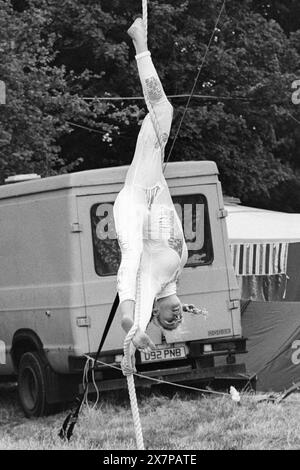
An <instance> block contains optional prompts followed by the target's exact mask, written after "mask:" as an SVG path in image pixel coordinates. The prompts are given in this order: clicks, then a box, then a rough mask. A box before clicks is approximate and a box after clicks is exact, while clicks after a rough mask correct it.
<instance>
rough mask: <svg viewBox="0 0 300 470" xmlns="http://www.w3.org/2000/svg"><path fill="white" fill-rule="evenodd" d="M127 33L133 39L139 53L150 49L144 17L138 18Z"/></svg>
mask: <svg viewBox="0 0 300 470" xmlns="http://www.w3.org/2000/svg"><path fill="white" fill-rule="evenodd" d="M127 33H128V35H129V36H130V37H131V39H132V41H133V44H134V47H135V50H136V53H137V54H140V53H141V52H145V51H147V50H148V45H147V38H146V31H145V25H144V21H143V19H142V18H136V19H135V20H134V22H133V23H132V25H131V26H130V28H129V29H128V31H127Z"/></svg>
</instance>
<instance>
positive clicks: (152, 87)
mask: <svg viewBox="0 0 300 470" xmlns="http://www.w3.org/2000/svg"><path fill="white" fill-rule="evenodd" d="M146 89H147V94H148V97H149V99H150V101H153V102H155V101H159V100H161V98H162V96H163V90H162V87H161V84H160V82H159V80H158V79H157V78H155V77H150V78H146Z"/></svg>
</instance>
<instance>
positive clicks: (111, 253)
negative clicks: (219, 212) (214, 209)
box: [90, 194, 213, 276]
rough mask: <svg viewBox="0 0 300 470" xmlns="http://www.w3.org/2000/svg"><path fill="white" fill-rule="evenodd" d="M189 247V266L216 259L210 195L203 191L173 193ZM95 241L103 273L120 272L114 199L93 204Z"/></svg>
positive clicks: (97, 262) (96, 260)
mask: <svg viewBox="0 0 300 470" xmlns="http://www.w3.org/2000/svg"><path fill="white" fill-rule="evenodd" d="M172 199H173V202H174V206H175V209H176V211H177V214H178V216H179V219H180V220H181V223H182V227H183V232H184V237H185V241H186V244H187V248H188V261H187V263H186V265H185V267H196V266H203V265H207V264H211V263H212V262H213V246H212V238H211V229H210V221H209V213H208V204H207V199H206V197H205V196H204V195H202V194H190V195H183V196H173V198H172ZM90 214H91V225H92V241H93V252H94V264H95V271H96V273H97V274H98V275H99V276H109V275H115V274H117V271H118V268H119V264H120V261H121V253H120V249H119V245H118V240H117V237H116V231H115V225H114V218H113V203H98V204H94V205H93V206H92V207H91V212H90Z"/></svg>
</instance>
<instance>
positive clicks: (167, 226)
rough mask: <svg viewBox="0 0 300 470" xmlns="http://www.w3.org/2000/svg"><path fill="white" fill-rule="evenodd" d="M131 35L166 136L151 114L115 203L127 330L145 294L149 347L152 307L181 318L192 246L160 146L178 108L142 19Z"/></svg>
mask: <svg viewBox="0 0 300 470" xmlns="http://www.w3.org/2000/svg"><path fill="white" fill-rule="evenodd" d="M128 34H129V35H130V36H131V38H132V40H133V43H134V46H135V50H136V61H137V66H138V72H139V76H140V80H141V84H142V88H143V93H144V97H145V100H146V102H150V104H151V106H152V109H153V111H154V114H155V116H156V119H157V122H158V126H159V129H160V131H161V136H162V139H161V142H159V141H158V138H157V133H156V131H155V128H154V125H153V122H152V119H151V116H150V114H149V113H148V114H147V115H146V117H145V119H144V121H143V124H142V127H141V130H140V132H139V135H138V139H137V143H136V149H135V154H134V158H133V161H132V163H131V165H130V167H129V169H128V172H127V175H126V179H125V185H124V187H123V188H122V190H121V191H120V193H119V194H118V196H117V199H116V202H115V205H114V219H115V226H116V232H117V236H118V242H119V245H120V249H121V254H122V259H121V264H120V267H119V271H118V277H117V289H118V293H119V298H120V307H119V308H120V310H121V315H122V327H123V328H124V330H125V331H126V333H128V331H129V330H130V329H131V327H132V325H133V323H134V315H135V307H136V300H137V298H136V296H137V295H139V296H140V299H139V305H140V309H141V311H140V323H139V328H138V330H137V332H136V334H135V336H134V337H133V344H134V346H135V347H136V348H137V349H139V350H140V351H143V352H150V351H151V349H154V348H155V345H154V343H153V342H152V341H151V339H150V338H149V336H148V335H147V334H146V333H145V330H146V328H147V325H148V323H149V322H150V320H151V318H152V315H153V311H154V312H155V313H154V316H155V321H156V323H157V324H158V325H159V326H160V327H161V328H163V329H166V330H173V329H175V328H177V326H178V325H179V324H180V322H181V321H182V304H181V302H180V300H179V298H178V297H177V295H176V283H177V280H178V277H179V275H180V273H181V271H182V269H183V267H184V265H185V263H186V261H187V247H186V243H185V240H184V235H183V230H182V225H181V222H180V219H179V217H178V215H177V212H176V210H175V207H174V205H173V202H172V199H171V195H170V192H169V188H168V186H167V183H166V180H165V177H164V175H163V168H162V165H163V158H162V155H163V152H162V149H161V146H162V145H163V147H164V146H165V145H166V142H167V140H168V137H169V133H170V128H171V123H172V116H173V107H172V105H171V104H170V102H169V101H168V99H167V97H166V95H165V93H164V90H163V87H162V84H161V82H160V80H159V77H158V75H157V72H156V70H155V67H154V65H153V63H152V60H151V54H150V52H149V50H148V47H147V39H146V33H145V27H144V23H143V20H142V19H141V18H137V19H136V20H135V21H134V23H133V25H132V26H131V27H130V28H129V30H128ZM154 307H155V308H154ZM153 309H154V310H153Z"/></svg>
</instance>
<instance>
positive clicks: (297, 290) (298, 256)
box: [284, 243, 300, 311]
mask: <svg viewBox="0 0 300 470" xmlns="http://www.w3.org/2000/svg"><path fill="white" fill-rule="evenodd" d="M287 276H288V281H287V288H286V295H285V298H284V300H285V301H287V302H295V301H296V300H298V301H299V300H300V243H289V248H288V259H287ZM299 311H300V306H299Z"/></svg>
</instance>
